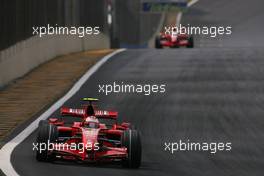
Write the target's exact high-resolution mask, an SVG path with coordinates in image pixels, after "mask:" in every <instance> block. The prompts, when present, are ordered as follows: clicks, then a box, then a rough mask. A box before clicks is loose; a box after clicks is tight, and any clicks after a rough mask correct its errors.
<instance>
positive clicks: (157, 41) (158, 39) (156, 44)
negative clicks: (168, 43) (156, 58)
mask: <svg viewBox="0 0 264 176" xmlns="http://www.w3.org/2000/svg"><path fill="white" fill-rule="evenodd" d="M155 48H157V49H161V48H162V45H161V43H160V37H159V36H157V37H156V38H155Z"/></svg>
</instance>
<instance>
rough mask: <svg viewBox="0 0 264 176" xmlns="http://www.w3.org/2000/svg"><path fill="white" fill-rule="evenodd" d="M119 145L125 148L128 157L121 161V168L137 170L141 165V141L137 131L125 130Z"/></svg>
mask: <svg viewBox="0 0 264 176" xmlns="http://www.w3.org/2000/svg"><path fill="white" fill-rule="evenodd" d="M121 144H122V146H123V147H126V148H127V153H128V157H127V158H126V159H124V160H123V167H128V168H139V167H140V165H141V140H140V134H139V132H138V131H137V130H126V131H124V133H123V136H122V138H121Z"/></svg>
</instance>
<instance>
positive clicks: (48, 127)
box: [36, 120, 58, 161]
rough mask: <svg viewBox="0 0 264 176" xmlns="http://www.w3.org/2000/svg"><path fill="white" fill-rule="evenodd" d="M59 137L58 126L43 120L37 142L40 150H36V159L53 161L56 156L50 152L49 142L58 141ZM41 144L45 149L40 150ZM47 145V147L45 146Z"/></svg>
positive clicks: (40, 123)
mask: <svg viewBox="0 0 264 176" xmlns="http://www.w3.org/2000/svg"><path fill="white" fill-rule="evenodd" d="M57 138H58V130H57V126H55V125H52V124H49V123H48V121H46V120H41V121H40V122H39V127H38V135H37V143H38V147H39V148H38V150H37V152H36V159H37V160H38V161H53V160H55V158H56V156H55V154H54V153H49V151H48V143H54V142H56V140H57ZM40 145H42V146H43V149H44V150H41V151H40ZM44 145H45V147H44Z"/></svg>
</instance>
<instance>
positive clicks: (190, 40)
mask: <svg viewBox="0 0 264 176" xmlns="http://www.w3.org/2000/svg"><path fill="white" fill-rule="evenodd" d="M193 47H194V41H193V36H190V37H189V38H188V45H187V48H193Z"/></svg>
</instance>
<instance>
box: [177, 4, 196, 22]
mask: <svg viewBox="0 0 264 176" xmlns="http://www.w3.org/2000/svg"><path fill="white" fill-rule="evenodd" d="M198 1H199V0H192V1H190V2H189V3H188V4H187V7H191V6H192V5H194V4H195V3H197V2H198ZM181 18H182V12H179V13H178V14H177V16H176V27H179V26H180V24H181Z"/></svg>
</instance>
